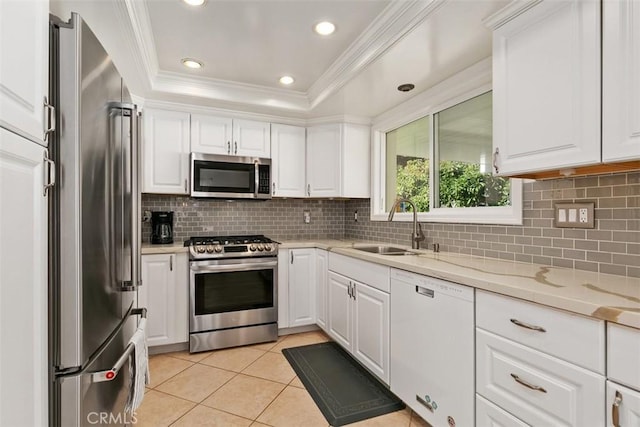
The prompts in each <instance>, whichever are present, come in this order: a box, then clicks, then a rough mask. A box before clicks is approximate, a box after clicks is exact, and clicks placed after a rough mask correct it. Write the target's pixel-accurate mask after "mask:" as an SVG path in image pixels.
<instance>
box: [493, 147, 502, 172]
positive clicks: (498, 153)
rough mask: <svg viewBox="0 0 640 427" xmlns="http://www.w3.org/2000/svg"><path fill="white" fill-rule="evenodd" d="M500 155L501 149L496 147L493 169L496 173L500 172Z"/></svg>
mask: <svg viewBox="0 0 640 427" xmlns="http://www.w3.org/2000/svg"><path fill="white" fill-rule="evenodd" d="M499 155H500V148H499V147H496V151H494V152H493V169H495V171H496V173H499V172H500V169H499V168H498V156H499Z"/></svg>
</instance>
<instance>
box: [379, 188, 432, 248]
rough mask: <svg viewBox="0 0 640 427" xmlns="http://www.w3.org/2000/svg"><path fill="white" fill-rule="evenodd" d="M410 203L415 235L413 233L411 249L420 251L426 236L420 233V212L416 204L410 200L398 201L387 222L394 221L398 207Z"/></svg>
mask: <svg viewBox="0 0 640 427" xmlns="http://www.w3.org/2000/svg"><path fill="white" fill-rule="evenodd" d="M402 202H405V203H409V204H410V205H411V209H413V233H411V249H420V241H421V240H424V236H423V235H422V233H421V232H419V231H418V210H417V209H416V205H415V203H413V202H412V201H411V200H409V199H398V200H396V202H395V203H394V204H393V206H392V207H391V212H389V218H387V221H391V220H392V219H393V214H395V213H396V207H397V206H398V205H399V204H400V203H402Z"/></svg>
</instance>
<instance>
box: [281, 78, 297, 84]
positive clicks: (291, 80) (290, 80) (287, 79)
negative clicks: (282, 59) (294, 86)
mask: <svg viewBox="0 0 640 427" xmlns="http://www.w3.org/2000/svg"><path fill="white" fill-rule="evenodd" d="M294 81H295V80H294V79H293V77H291V76H282V77H280V83H282V84H283V85H290V84H291V83H293V82H294Z"/></svg>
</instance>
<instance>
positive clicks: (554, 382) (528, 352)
mask: <svg viewBox="0 0 640 427" xmlns="http://www.w3.org/2000/svg"><path fill="white" fill-rule="evenodd" d="M476 391H477V393H479V394H480V395H482V396H483V397H485V398H487V399H489V400H490V401H492V402H493V403H495V404H496V405H498V406H500V407H501V408H503V409H505V410H506V411H508V412H510V413H512V414H513V415H515V416H516V417H517V418H519V419H521V420H523V421H524V422H526V423H528V424H531V425H536V426H575V427H583V426H600V425H604V417H605V413H604V407H603V405H602V402H603V401H604V399H605V378H604V377H603V376H602V375H598V374H595V373H593V372H591V371H588V370H586V369H583V368H580V367H578V366H575V365H572V364H570V363H567V362H565V361H563V360H560V359H557V358H555V357H551V356H549V355H547V354H544V353H541V352H539V351H536V350H532V349H530V348H528V347H525V346H523V345H520V344H518V343H515V342H513V341H509V340H507V339H505V338H502V337H499V336H497V335H494V334H491V333H489V332H486V331H483V330H479V329H478V330H476Z"/></svg>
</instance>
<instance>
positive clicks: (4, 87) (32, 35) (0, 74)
mask: <svg viewBox="0 0 640 427" xmlns="http://www.w3.org/2000/svg"><path fill="white" fill-rule="evenodd" d="M0 52H1V55H2V60H0V125H1V126H3V127H6V128H9V129H11V130H13V131H15V132H17V133H19V134H21V135H23V136H25V137H27V138H29V139H32V140H34V141H39V142H40V143H42V141H43V139H44V132H45V120H44V99H45V97H46V96H47V95H48V82H49V2H48V1H47V0H29V1H0Z"/></svg>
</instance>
